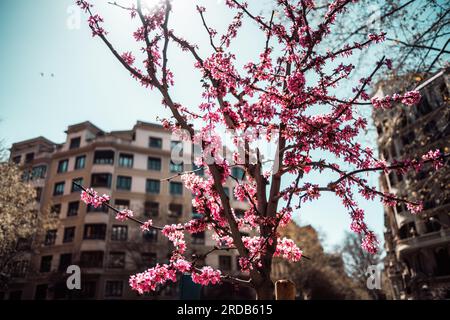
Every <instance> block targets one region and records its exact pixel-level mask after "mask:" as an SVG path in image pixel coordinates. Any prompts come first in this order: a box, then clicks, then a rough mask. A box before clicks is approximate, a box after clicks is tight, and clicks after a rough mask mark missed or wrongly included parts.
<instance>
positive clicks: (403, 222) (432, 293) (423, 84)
mask: <svg viewBox="0 0 450 320" xmlns="http://www.w3.org/2000/svg"><path fill="white" fill-rule="evenodd" d="M448 71H449V70H448V69H446V70H442V71H440V72H438V73H437V74H435V75H432V76H426V77H425V76H423V75H408V76H405V77H402V78H399V79H396V80H386V81H382V82H380V83H379V84H378V91H377V92H376V94H375V95H376V96H383V95H386V94H391V93H392V92H395V91H398V90H402V91H403V90H411V89H414V88H415V89H417V90H419V91H420V92H421V94H422V99H421V101H420V103H419V104H418V105H417V106H415V107H413V108H407V107H405V106H395V107H394V108H392V109H390V110H375V111H374V114H373V116H374V121H375V125H376V128H377V131H378V146H379V154H380V158H382V159H385V160H386V161H388V162H390V161H392V160H394V159H402V158H412V157H418V156H420V155H422V154H424V153H426V152H427V151H428V150H435V149H440V150H441V151H442V152H444V153H449V151H450V126H449V124H450V107H449V106H450V105H449V102H450V97H449V90H450V82H449V73H448ZM408 83H410V84H411V85H410V86H409V87H407V88H405V84H408ZM380 185H381V189H382V190H383V191H386V192H391V193H394V194H397V195H399V196H404V197H407V198H410V199H416V200H421V201H423V204H424V211H423V212H422V213H420V214H418V215H412V214H411V213H410V212H408V210H407V209H406V208H405V206H404V205H403V204H402V205H398V206H397V207H386V208H385V209H384V210H385V213H384V214H385V233H384V235H385V249H386V253H387V254H386V258H385V270H386V273H387V275H388V277H389V279H390V284H391V290H392V295H393V297H394V298H395V299H442V298H446V299H449V298H450V216H449V214H450V170H449V162H448V160H447V161H446V163H445V166H444V168H442V169H441V170H439V171H437V172H436V171H434V170H431V168H429V167H424V168H422V169H421V170H420V171H419V172H410V173H408V174H407V175H405V176H401V175H397V174H396V173H395V172H391V173H390V174H389V175H385V174H382V176H381V177H380Z"/></svg>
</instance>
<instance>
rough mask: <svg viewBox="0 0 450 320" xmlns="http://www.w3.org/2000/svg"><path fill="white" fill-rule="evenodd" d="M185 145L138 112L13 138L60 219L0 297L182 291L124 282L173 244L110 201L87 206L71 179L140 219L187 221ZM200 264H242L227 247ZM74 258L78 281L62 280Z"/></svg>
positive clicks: (195, 239)
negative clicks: (123, 121)
mask: <svg viewBox="0 0 450 320" xmlns="http://www.w3.org/2000/svg"><path fill="white" fill-rule="evenodd" d="M186 150H192V146H190V145H188V144H187V143H186V142H180V141H175V140H173V139H172V137H171V133H170V132H168V131H166V130H164V129H163V128H162V126H160V125H156V124H152V123H145V122H141V121H138V122H137V123H136V125H135V126H134V127H133V128H132V129H131V130H127V131H112V132H104V131H103V130H101V129H99V128H98V127H96V126H95V125H93V124H92V123H90V122H84V123H79V124H75V125H71V126H69V127H68V129H67V130H66V141H65V142H64V143H61V144H57V143H53V142H51V141H49V140H48V139H45V138H43V137H38V138H35V139H31V140H27V141H23V142H18V143H15V144H13V146H12V148H11V160H12V161H14V162H15V163H17V164H19V165H20V166H21V167H22V168H23V170H24V171H23V172H24V179H25V180H28V181H30V183H32V184H33V185H34V186H35V187H36V190H37V192H38V197H37V198H38V199H37V200H38V201H37V203H38V204H37V206H38V208H39V210H50V212H51V214H53V215H55V216H56V217H58V218H59V219H58V220H59V223H58V226H57V228H55V229H53V230H48V231H47V232H46V235H45V238H44V239H41V241H40V242H39V244H38V245H37V246H35V247H34V248H33V251H32V253H30V254H29V255H28V256H27V257H26V258H25V259H28V260H29V261H28V262H27V265H28V266H29V270H30V272H28V273H26V275H24V276H23V277H22V278H20V277H19V278H17V279H14V280H15V281H14V282H13V283H12V284H11V286H10V288H9V290H8V291H7V292H4V293H2V295H3V298H4V299H71V298H72V299H173V298H179V297H180V295H181V292H180V283H175V284H172V285H167V286H165V287H162V288H161V289H160V290H159V291H157V292H155V293H154V294H149V295H144V296H138V295H137V294H136V293H135V292H133V291H131V289H130V288H129V285H128V278H129V276H130V275H131V274H134V273H136V272H142V271H144V270H145V269H147V268H149V267H151V266H153V265H155V264H156V263H157V262H158V263H164V262H167V261H168V258H169V256H170V253H171V250H172V248H171V243H170V242H169V241H168V239H167V238H165V237H164V236H163V235H162V234H161V233H159V232H156V231H155V230H151V231H149V232H146V233H142V232H141V230H140V229H139V226H138V225H137V224H136V223H134V222H133V221H125V222H120V221H118V220H116V219H115V216H114V214H112V213H111V212H109V213H108V210H107V209H106V208H103V207H101V208H93V207H91V206H86V205H85V204H84V203H83V202H81V201H80V190H79V188H77V186H76V185H75V184H74V182H76V183H78V184H80V185H83V186H86V187H87V186H89V187H93V188H94V189H95V190H96V191H98V192H99V193H100V194H103V193H105V194H108V195H110V196H111V200H110V203H111V204H112V205H113V206H115V207H117V208H119V209H123V208H129V209H131V210H133V212H134V214H135V217H137V218H139V219H141V220H144V221H145V220H147V219H152V220H153V222H154V224H155V225H166V224H173V223H180V222H185V221H188V220H190V219H191V218H193V217H195V216H196V213H195V212H194V210H193V208H192V202H191V201H192V195H191V193H190V191H189V190H187V189H186V188H184V186H183V184H182V182H181V180H180V177H179V175H178V173H179V172H182V171H187V170H192V169H193V168H194V167H193V165H192V161H191V159H192V153H191V152H186ZM195 169H197V170H196V171H195V172H196V174H199V175H204V172H203V170H201V169H199V168H195ZM234 170H236V171H239V170H242V169H240V168H238V167H236V168H235V169H234ZM236 174H239V172H236ZM169 177H171V179H169V180H168V179H167V178H169ZM233 183H235V182H234V181H232V180H231V179H230V181H229V182H227V188H226V191H228V193H229V195H230V201H231V204H232V207H233V208H234V209H235V210H236V212H237V213H242V212H244V211H245V209H246V208H248V205H247V204H246V203H243V202H239V201H237V200H236V199H235V198H234V197H233V196H232V193H233V192H232V191H233V189H232V187H233ZM186 237H187V239H186V241H187V242H188V248H189V250H190V252H189V253H190V254H192V253H197V254H202V253H204V252H206V251H208V250H210V249H211V248H212V247H213V246H214V245H215V242H214V241H213V240H212V238H211V233H210V231H206V234H205V233H199V234H195V235H192V236H189V235H186ZM204 263H205V264H207V265H211V266H213V267H216V268H220V269H221V270H223V271H224V272H228V273H232V274H237V273H239V271H238V265H237V258H236V252H233V251H229V252H227V251H223V252H222V251H221V252H220V254H219V253H213V254H211V255H208V256H207V258H206V260H205V261H204ZM70 265H78V266H79V267H80V268H81V290H68V289H67V285H66V278H67V276H68V275H69V274H67V273H66V271H67V267H68V266H70ZM184 294H185V293H184Z"/></svg>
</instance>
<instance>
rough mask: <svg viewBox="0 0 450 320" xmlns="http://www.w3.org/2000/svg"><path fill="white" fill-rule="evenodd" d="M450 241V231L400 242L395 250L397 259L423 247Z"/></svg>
mask: <svg viewBox="0 0 450 320" xmlns="http://www.w3.org/2000/svg"><path fill="white" fill-rule="evenodd" d="M449 241H450V229H441V230H440V231H435V232H429V233H425V234H422V235H419V236H416V237H412V238H408V239H403V240H399V241H398V242H397V247H396V249H395V251H396V254H397V258H399V257H400V256H401V255H402V254H404V253H405V252H408V251H410V250H416V249H419V248H422V247H428V246H434V245H438V244H441V243H444V242H449Z"/></svg>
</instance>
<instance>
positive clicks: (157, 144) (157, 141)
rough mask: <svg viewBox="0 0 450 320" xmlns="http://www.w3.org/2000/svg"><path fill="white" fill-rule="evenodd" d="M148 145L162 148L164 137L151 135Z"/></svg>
mask: <svg viewBox="0 0 450 320" xmlns="http://www.w3.org/2000/svg"><path fill="white" fill-rule="evenodd" d="M148 146H149V147H150V148H157V149H161V148H162V139H161V138H156V137H150V138H149V139H148Z"/></svg>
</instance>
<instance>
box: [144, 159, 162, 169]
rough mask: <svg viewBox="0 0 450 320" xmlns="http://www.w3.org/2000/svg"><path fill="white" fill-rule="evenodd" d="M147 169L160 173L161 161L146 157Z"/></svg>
mask: <svg viewBox="0 0 450 320" xmlns="http://www.w3.org/2000/svg"><path fill="white" fill-rule="evenodd" d="M147 169H148V170H155V171H161V159H160V158H152V157H148V159H147Z"/></svg>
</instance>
